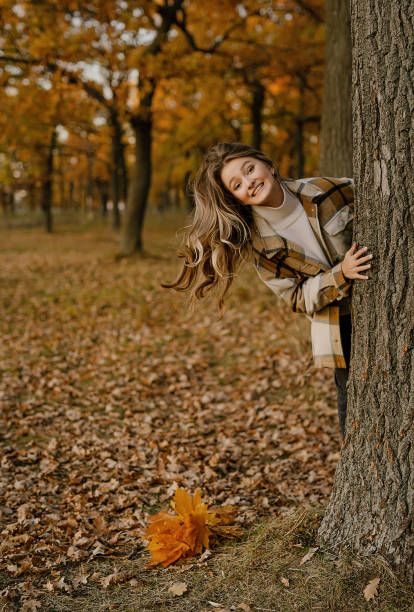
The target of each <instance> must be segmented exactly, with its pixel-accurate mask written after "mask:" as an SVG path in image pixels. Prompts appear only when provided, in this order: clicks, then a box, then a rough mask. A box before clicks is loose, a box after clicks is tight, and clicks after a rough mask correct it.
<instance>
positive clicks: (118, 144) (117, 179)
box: [110, 108, 125, 230]
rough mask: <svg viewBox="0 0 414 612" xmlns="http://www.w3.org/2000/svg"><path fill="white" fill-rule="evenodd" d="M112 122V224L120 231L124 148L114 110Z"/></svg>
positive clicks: (120, 129)
mask: <svg viewBox="0 0 414 612" xmlns="http://www.w3.org/2000/svg"><path fill="white" fill-rule="evenodd" d="M110 122H111V127H112V135H111V162H112V164H111V186H112V194H111V195H112V215H113V216H112V223H113V228H114V229H116V230H118V229H119V228H120V227H121V214H120V210H119V201H120V199H121V198H122V197H123V195H124V192H125V188H124V186H123V182H124V175H123V172H124V167H125V159H124V146H123V142H122V126H121V124H120V121H119V117H118V114H117V112H116V110H115V109H114V108H112V109H111V112H110Z"/></svg>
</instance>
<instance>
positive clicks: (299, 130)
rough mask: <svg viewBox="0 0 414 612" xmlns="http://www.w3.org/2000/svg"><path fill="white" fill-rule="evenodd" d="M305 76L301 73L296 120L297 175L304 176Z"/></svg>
mask: <svg viewBox="0 0 414 612" xmlns="http://www.w3.org/2000/svg"><path fill="white" fill-rule="evenodd" d="M305 90H306V80H305V77H303V76H302V75H299V109H298V118H297V120H296V134H295V144H296V147H295V148H296V159H297V174H296V176H297V177H302V176H303V175H304V174H305V150H304V139H303V132H304V127H305Z"/></svg>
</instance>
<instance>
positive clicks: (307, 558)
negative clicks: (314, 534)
mask: <svg viewBox="0 0 414 612" xmlns="http://www.w3.org/2000/svg"><path fill="white" fill-rule="evenodd" d="M317 550H319V546H316V548H310V549H309V550H308V552H307V553H306V555H305V556H304V557H302V559H301V560H300V563H299V565H303V564H304V563H306V562H307V561H309V559H312V557H313V555H314V554H315V553H316V551H317Z"/></svg>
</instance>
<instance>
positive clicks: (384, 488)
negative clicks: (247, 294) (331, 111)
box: [319, 0, 414, 581]
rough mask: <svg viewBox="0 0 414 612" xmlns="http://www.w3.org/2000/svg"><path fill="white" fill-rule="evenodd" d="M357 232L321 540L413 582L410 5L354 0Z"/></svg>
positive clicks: (413, 31)
mask: <svg viewBox="0 0 414 612" xmlns="http://www.w3.org/2000/svg"><path fill="white" fill-rule="evenodd" d="M351 7H352V35H353V41H354V49H353V83H354V90H353V117H354V142H355V155H354V168H355V178H356V193H357V199H356V216H355V227H356V234H357V235H356V236H355V238H356V240H358V242H359V243H360V244H362V245H367V246H368V247H369V250H370V251H371V250H372V253H373V255H374V259H373V262H374V263H373V268H372V270H373V274H372V276H373V278H372V280H368V281H361V282H356V283H355V284H354V290H353V300H352V317H353V322H354V325H353V329H354V333H353V339H352V341H353V348H352V362H351V372H350V379H349V387H348V417H347V435H346V439H345V442H344V446H343V449H342V453H341V458H340V462H339V465H338V468H337V471H336V475H335V482H334V487H333V492H332V496H331V500H330V502H329V506H328V508H327V511H326V515H325V518H324V520H323V522H322V525H321V528H320V532H319V537H320V541H321V542H322V544H323V545H326V546H328V547H329V548H331V547H332V548H333V549H335V548H337V549H339V548H341V546H342V543H344V544H343V545H344V547H346V548H352V549H353V550H355V551H357V552H359V553H377V552H378V553H380V554H381V555H383V556H384V557H385V558H386V559H388V560H389V562H390V563H391V564H392V565H393V567H394V568H396V569H397V571H399V572H400V573H401V575H403V576H404V577H406V578H408V579H409V580H411V581H412V580H413V579H414V515H413V509H414V507H413V506H414V487H413V474H414V452H413V451H414V435H413V417H414V351H413V349H414V310H413V304H414V212H413V211H414V194H413V178H412V177H413V172H414V167H413V166H414V161H413V151H414V137H413V131H412V129H411V126H410V122H411V117H412V108H410V106H412V101H413V99H414V92H413V80H412V74H413V71H414V28H413V24H414V5H413V4H412V2H411V0H388V1H387V2H385V1H380V2H378V0H365V2H360V1H359V0H352V4H351Z"/></svg>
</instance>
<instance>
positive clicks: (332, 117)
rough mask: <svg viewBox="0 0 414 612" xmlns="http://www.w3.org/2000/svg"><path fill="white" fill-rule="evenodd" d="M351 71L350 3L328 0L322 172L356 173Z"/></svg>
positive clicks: (338, 174)
mask: <svg viewBox="0 0 414 612" xmlns="http://www.w3.org/2000/svg"><path fill="white" fill-rule="evenodd" d="M351 73H352V58H351V18H350V9H349V3H348V2H343V1H342V0H327V2H326V46H325V78H324V93H323V109H322V130H321V172H322V173H323V174H324V176H351V177H352V176H353V172H352V103H351V97H352V92H351Z"/></svg>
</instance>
